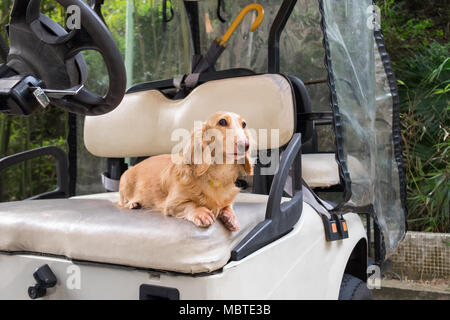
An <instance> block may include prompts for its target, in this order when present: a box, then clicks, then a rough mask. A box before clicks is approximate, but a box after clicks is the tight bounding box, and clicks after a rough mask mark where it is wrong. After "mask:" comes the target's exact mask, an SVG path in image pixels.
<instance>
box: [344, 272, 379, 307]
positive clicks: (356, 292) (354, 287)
mask: <svg viewBox="0 0 450 320" xmlns="http://www.w3.org/2000/svg"><path fill="white" fill-rule="evenodd" d="M339 300H373V296H372V292H371V291H370V290H369V288H367V285H366V283H365V282H364V281H362V280H361V279H358V278H356V277H354V276H352V275H351V274H348V273H345V274H344V276H343V277H342V282H341V289H340V290H339Z"/></svg>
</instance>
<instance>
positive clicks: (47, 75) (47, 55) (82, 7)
mask: <svg viewBox="0 0 450 320" xmlns="http://www.w3.org/2000/svg"><path fill="white" fill-rule="evenodd" d="M56 1H57V2H58V3H60V4H61V5H62V6H63V7H64V8H66V9H67V8H68V7H69V6H73V5H75V6H76V7H75V8H78V9H77V10H79V15H78V18H79V19H80V22H81V23H80V28H78V29H76V28H74V29H73V30H71V31H69V32H67V31H66V30H65V29H63V28H62V27H61V26H60V25H59V24H57V23H56V22H55V21H53V20H52V19H50V18H48V17H47V16H45V15H43V14H42V13H41V12H40V10H39V7H40V0H16V1H15V2H14V4H13V8H12V11H11V21H10V24H9V39H10V50H9V54H8V57H7V65H8V67H10V68H11V69H13V70H14V71H15V72H17V73H18V74H24V75H32V76H34V77H36V78H38V79H41V80H42V81H43V83H44V87H45V88H46V89H48V92H52V91H53V94H48V96H49V99H50V102H51V103H52V104H53V105H56V106H58V107H61V108H64V109H66V110H68V111H70V112H73V113H78V114H83V115H100V114H104V113H107V112H109V111H111V110H113V109H114V108H115V107H116V106H117V105H118V104H119V103H120V101H122V98H123V96H124V94H125V89H126V73H125V66H124V64H123V59H122V56H121V54H120V51H119V48H118V47H117V45H116V43H115V42H114V39H113V37H112V35H111V33H110V32H109V30H108V28H107V27H106V26H105V24H104V23H103V21H102V20H101V18H100V17H99V16H98V15H97V14H96V13H95V12H94V11H93V10H92V9H91V8H90V7H89V6H88V5H87V4H85V3H84V2H83V1H82V0H56ZM71 8H74V7H71ZM75 12H76V11H75ZM82 50H96V51H98V52H99V53H100V54H101V55H102V58H103V60H104V62H105V65H106V68H107V70H108V76H109V89H108V92H107V93H106V95H105V96H103V97H102V96H99V95H97V94H95V93H93V92H91V91H89V90H88V89H86V88H84V87H83V86H81V85H83V84H84V83H85V82H86V79H87V66H86V62H85V60H84V57H83V55H82V54H81V51H82ZM50 89H51V90H50ZM75 89H76V90H75ZM44 91H45V90H44Z"/></svg>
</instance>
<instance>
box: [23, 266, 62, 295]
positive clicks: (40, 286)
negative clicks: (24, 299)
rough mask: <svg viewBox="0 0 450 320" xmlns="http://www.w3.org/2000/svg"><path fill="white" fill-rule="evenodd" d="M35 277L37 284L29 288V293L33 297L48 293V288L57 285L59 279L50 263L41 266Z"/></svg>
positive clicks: (34, 274)
mask: <svg viewBox="0 0 450 320" xmlns="http://www.w3.org/2000/svg"><path fill="white" fill-rule="evenodd" d="M33 277H34V279H35V280H36V282H37V283H36V284H35V285H34V286H31V287H29V288H28V295H29V296H30V298H31V299H37V298H41V297H43V296H45V295H46V294H47V288H52V287H54V286H55V285H56V283H57V279H56V276H55V274H54V273H53V271H52V269H50V267H49V266H48V264H44V265H43V266H42V267H39V268H38V269H37V270H36V271H35V272H34V273H33Z"/></svg>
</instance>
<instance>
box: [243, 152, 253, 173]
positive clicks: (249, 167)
mask: <svg viewBox="0 0 450 320" xmlns="http://www.w3.org/2000/svg"><path fill="white" fill-rule="evenodd" d="M242 166H243V167H244V171H245V173H246V174H247V175H249V176H252V175H253V164H252V162H251V158H250V152H247V153H246V154H245V162H244V164H243V165H242Z"/></svg>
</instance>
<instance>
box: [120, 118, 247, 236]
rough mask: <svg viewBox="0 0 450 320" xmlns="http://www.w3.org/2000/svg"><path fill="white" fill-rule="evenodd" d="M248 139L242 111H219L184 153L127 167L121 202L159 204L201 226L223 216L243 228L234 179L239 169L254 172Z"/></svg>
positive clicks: (231, 224) (155, 206)
mask: <svg viewBox="0 0 450 320" xmlns="http://www.w3.org/2000/svg"><path fill="white" fill-rule="evenodd" d="M249 144H250V137H249V133H248V131H247V129H246V123H245V121H244V119H242V117H240V116H239V115H237V114H235V113H231V112H216V113H214V114H213V115H212V116H211V117H210V118H209V119H208V120H207V121H206V122H205V123H203V125H202V127H201V128H198V130H194V132H193V133H192V135H191V138H190V141H189V143H187V144H186V145H185V147H184V150H183V152H182V153H180V154H175V155H169V154H165V155H159V156H155V157H151V158H148V159H146V160H144V161H142V162H140V163H139V164H137V165H136V166H134V167H132V168H130V169H128V170H127V171H126V172H125V173H124V174H123V175H122V177H121V179H120V187H119V192H120V202H119V205H120V206H122V207H126V208H130V209H137V208H140V207H143V208H153V209H157V210H160V211H162V212H163V213H164V214H166V215H172V216H175V217H177V218H184V219H187V220H189V221H192V222H193V223H194V224H195V225H197V226H200V227H208V226H210V225H211V224H212V223H213V222H214V221H215V220H216V218H217V217H219V218H220V219H221V220H222V222H223V223H224V225H225V226H226V227H227V228H228V229H229V230H232V231H235V230H238V229H239V223H238V221H237V219H236V216H235V214H234V212H233V209H232V208H231V204H232V202H233V200H234V198H235V197H236V195H237V194H238V193H239V188H237V187H236V186H235V184H234V183H235V181H236V179H237V177H238V174H239V172H241V171H242V172H245V173H246V174H248V175H251V174H253V168H252V165H251V162H250V157H249V153H250V151H249V148H250V146H249Z"/></svg>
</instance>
